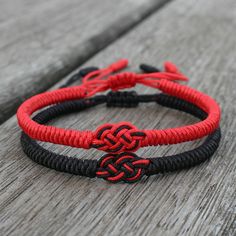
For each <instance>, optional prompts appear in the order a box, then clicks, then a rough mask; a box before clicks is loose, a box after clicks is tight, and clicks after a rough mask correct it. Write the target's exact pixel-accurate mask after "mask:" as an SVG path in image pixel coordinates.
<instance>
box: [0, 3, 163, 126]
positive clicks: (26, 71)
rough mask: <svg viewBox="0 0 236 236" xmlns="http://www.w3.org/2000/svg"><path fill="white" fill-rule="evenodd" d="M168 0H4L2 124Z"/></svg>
mask: <svg viewBox="0 0 236 236" xmlns="http://www.w3.org/2000/svg"><path fill="white" fill-rule="evenodd" d="M165 2H167V1H166V0H147V1H143V0H129V1H115V0H112V1H111V0H103V1H102V4H101V3H98V1H96V0H86V1H84V0H79V1H78V0H72V1H63V0H48V1H30V0H19V1H16V0H15V1H6V0H1V1H0V4H1V16H0V82H1V86H0V123H1V122H3V121H5V120H6V119H7V118H9V117H10V116H11V115H13V114H14V112H15V110H16V107H17V106H18V105H19V104H20V103H21V102H22V101H23V100H25V99H26V98H27V97H29V96H31V95H33V94H36V93H38V92H40V91H44V90H45V89H47V88H49V87H50V86H52V85H53V84H54V83H56V82H57V81H59V80H60V79H61V78H63V76H65V75H66V74H68V73H70V72H71V71H72V70H73V69H75V68H76V67H78V66H79V65H80V64H81V63H82V62H84V61H85V60H86V59H88V58H89V57H90V56H91V55H93V54H95V53H96V52H98V51H99V50H101V49H102V48H104V47H105V46H106V45H107V44H109V43H111V42H112V41H114V40H116V39H117V38H118V37H120V36H121V35H122V34H124V33H125V32H126V31H127V30H129V29H130V28H132V27H133V26H135V25H136V24H138V23H139V22H140V21H141V20H142V19H143V18H145V17H147V16H148V15H150V14H151V13H152V12H155V10H157V9H158V8H159V7H160V6H161V5H162V4H163V3H165Z"/></svg>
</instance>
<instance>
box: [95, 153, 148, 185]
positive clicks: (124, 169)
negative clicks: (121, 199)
mask: <svg viewBox="0 0 236 236" xmlns="http://www.w3.org/2000/svg"><path fill="white" fill-rule="evenodd" d="M149 163H150V161H149V160H147V159H143V158H140V157H138V156H136V155H135V154H134V153H129V152H127V153H121V154H119V155H114V154H107V155H105V156H103V157H102V158H101V160H100V163H99V169H98V171H97V172H96V175H97V177H99V178H103V179H105V180H108V181H110V182H113V183H114V182H119V181H121V180H123V181H125V182H127V183H133V182H136V181H138V180H139V179H141V178H142V176H143V175H144V174H145V169H146V168H148V166H149Z"/></svg>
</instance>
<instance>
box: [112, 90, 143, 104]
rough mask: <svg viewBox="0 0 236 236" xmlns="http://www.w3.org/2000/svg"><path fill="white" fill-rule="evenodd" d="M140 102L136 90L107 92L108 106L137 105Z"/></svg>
mask: <svg viewBox="0 0 236 236" xmlns="http://www.w3.org/2000/svg"><path fill="white" fill-rule="evenodd" d="M138 104H139V99H138V95H137V93H136V92H135V91H124V92H120V91H117V92H112V91H111V92H109V93H108V94H107V106H108V107H127V108H129V107H136V106H138Z"/></svg>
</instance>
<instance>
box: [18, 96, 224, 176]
mask: <svg viewBox="0 0 236 236" xmlns="http://www.w3.org/2000/svg"><path fill="white" fill-rule="evenodd" d="M122 94H123V95H124V96H123V95H122ZM112 97H113V98H112ZM124 97H129V98H131V101H130V103H131V104H132V106H134V104H135V105H136V106H137V105H138V103H139V102H142V101H143V102H148V101H149V102H150V101H156V102H157V103H158V104H160V105H163V106H166V107H170V108H174V109H177V110H180V111H184V112H186V113H189V114H192V115H194V116H196V117H198V118H200V119H204V118H205V117H206V113H205V112H204V111H202V110H201V109H199V108H198V107H196V106H195V105H193V104H191V103H188V102H186V101H183V100H181V99H178V98H175V97H171V96H169V95H165V94H153V95H137V94H135V93H134V92H130V94H129V92H124V93H122V92H119V93H114V92H111V93H109V95H108V96H106V95H100V96H95V97H93V98H89V99H83V100H78V101H69V102H64V103H61V104H58V105H55V106H52V107H49V108H47V109H45V110H43V111H42V112H40V113H38V114H37V115H36V116H35V117H34V120H35V121H37V122H39V123H41V124H44V123H46V122H49V121H50V120H52V119H53V118H55V117H57V116H59V115H63V114H65V113H71V112H75V111H81V110H84V109H87V108H89V107H92V106H96V105H97V104H101V103H104V102H107V103H108V102H109V106H112V101H114V106H121V107H122V106H124V107H127V101H129V100H125V99H124ZM220 136H221V135H220V129H217V130H216V131H215V132H214V133H213V134H211V135H209V136H208V138H207V139H206V140H205V141H204V143H203V144H202V145H201V146H200V147H197V148H196V149H194V150H191V151H187V152H184V153H181V154H177V155H173V156H167V157H156V158H150V159H149V160H150V165H149V166H148V167H147V169H145V174H146V175H152V174H157V173H164V172H169V171H175V170H180V169H184V168H190V167H192V166H195V165H197V164H199V163H201V162H203V161H205V160H207V159H208V158H210V157H211V156H212V155H213V153H214V152H215V150H216V149H217V147H218V145H219V141H220ZM21 145H22V147H23V150H24V152H25V153H26V154H27V156H29V157H30V158H31V159H32V160H33V161H35V162H37V163H39V164H41V165H44V166H46V167H49V168H52V169H55V170H58V171H63V172H68V173H72V174H76V175H83V176H88V177H91V178H93V177H95V176H96V171H97V170H98V168H99V167H98V165H99V164H98V163H99V162H98V161H97V160H88V159H85V160H82V159H78V158H74V157H67V156H64V155H58V154H56V153H53V152H51V151H48V150H46V149H44V148H43V147H41V146H40V145H39V144H38V143H37V142H36V141H35V140H33V139H31V138H30V137H29V136H27V135H26V134H25V133H23V132H22V136H21Z"/></svg>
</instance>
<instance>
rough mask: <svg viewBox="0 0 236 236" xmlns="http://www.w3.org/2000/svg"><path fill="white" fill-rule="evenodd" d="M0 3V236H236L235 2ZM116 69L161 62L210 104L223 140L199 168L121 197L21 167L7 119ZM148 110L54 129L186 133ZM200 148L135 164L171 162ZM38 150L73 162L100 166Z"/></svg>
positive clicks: (79, 153)
mask: <svg viewBox="0 0 236 236" xmlns="http://www.w3.org/2000/svg"><path fill="white" fill-rule="evenodd" d="M13 2H14V3H13ZM0 3H1V10H2V11H1V12H2V13H1V15H0V35H1V36H0V66H1V70H0V71H1V72H0V75H1V76H0V79H1V86H0V111H1V112H0V121H1V123H2V125H1V127H0V134H1V135H0V141H1V142H0V145H1V147H0V148H1V149H0V150H1V151H0V168H1V169H0V235H3V236H6V235H24V236H25V235H227V236H228V235H236V161H235V158H236V154H235V151H236V142H235V136H236V131H235V130H236V119H235V115H236V102H235V101H236V79H235V74H236V39H235V29H236V14H235V12H236V2H235V1H234V0H225V1H222V0H208V1H205V0H198V1H196V0H189V1H185V0H173V1H164V0H159V1H157V0H146V1H143V0H129V1H115V0H104V1H102V3H98V1H95V0H88V1H82V0H79V1H78V0H77V1H75V0H73V1H68V2H66V1H62V0H49V1H45V2H44V1H38V2H35V1H34V2H32V1H29V0H20V1H6V0H0ZM119 58H128V59H129V60H130V63H131V64H130V67H129V69H130V70H135V71H138V65H139V64H140V63H142V62H146V63H149V64H152V65H155V66H158V67H160V66H161V65H162V63H163V62H164V61H165V60H171V61H173V62H175V63H176V64H177V65H178V66H179V67H180V68H181V69H182V71H183V72H184V73H185V74H186V75H188V77H189V78H190V81H189V83H188V84H189V85H190V86H192V87H195V88H197V89H198V90H200V91H203V92H205V93H207V94H209V95H211V96H213V97H214V98H215V99H216V100H217V101H218V102H219V104H220V106H221V108H222V121H221V127H222V134H223V137H222V141H221V144H220V147H219V149H218V151H217V152H216V154H215V155H214V156H213V157H212V159H211V160H210V161H209V162H207V163H204V164H202V165H200V166H198V167H196V168H192V169H190V170H185V171H181V172H174V173H170V174H165V175H158V176H152V177H149V178H144V179H143V180H142V181H141V182H138V183H135V184H131V185H128V184H122V183H121V184H110V183H108V182H106V181H103V180H98V179H89V178H83V177H79V176H72V175H70V174H65V173H59V172H56V171H54V170H50V169H47V168H45V167H42V166H39V165H37V164H36V163H34V162H32V161H31V160H30V159H29V158H27V157H26V156H25V154H24V153H23V152H22V149H21V146H20V142H19V137H20V129H19V127H18V125H17V121H16V117H15V115H14V113H15V111H16V109H17V107H18V105H19V104H20V103H21V102H22V101H23V100H25V99H26V98H27V97H30V96H32V95H33V94H36V93H38V92H41V91H45V90H47V89H55V88H57V87H58V86H59V85H60V84H61V83H63V82H65V81H66V80H67V79H68V77H69V76H70V75H71V74H73V73H75V72H76V71H77V70H78V69H79V68H81V67H83V66H87V65H96V66H101V67H102V66H106V65H108V64H110V63H111V62H113V61H115V60H117V59H119ZM137 90H138V91H141V92H142V93H148V92H150V91H151V89H148V88H145V87H141V86H138V87H137ZM153 106H154V105H153V104H149V105H140V107H139V110H138V112H137V110H136V108H132V109H129V110H128V111H127V109H118V108H109V109H107V108H106V107H103V106H101V107H96V108H94V109H91V110H89V111H87V112H81V113H80V114H79V115H78V114H72V115H67V116H64V117H60V118H59V119H57V120H55V121H54V122H53V124H54V125H57V126H59V127H67V128H69V127H70V128H74V129H88V128H89V129H95V128H96V127H97V126H98V125H99V124H101V123H105V122H118V121H121V120H129V121H130V122H132V123H135V124H136V125H137V127H140V128H150V129H151V128H160V127H161V128H166V127H174V126H180V125H183V124H190V123H193V122H196V120H195V119H194V118H192V117H191V116H186V115H185V114H182V113H180V112H177V111H173V110H170V109H165V108H162V107H160V106H157V105H156V107H155V108H154V107H153ZM108 114H109V116H108ZM200 142H201V141H195V142H189V143H183V144H179V145H174V146H170V147H164V146H163V147H155V148H148V149H141V150H139V151H138V154H139V155H145V156H157V155H158V156H161V155H166V154H173V153H178V152H181V151H183V150H190V149H192V148H193V147H196V146H197V145H198V144H199V143H200ZM43 146H44V147H46V148H49V149H50V150H53V151H55V152H58V153H63V154H70V155H74V156H76V157H78V158H81V157H83V158H88V157H91V158H93V157H95V156H98V154H101V153H98V151H94V150H91V151H84V150H78V149H75V148H67V147H63V146H60V145H51V144H46V143H44V144H43Z"/></svg>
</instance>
